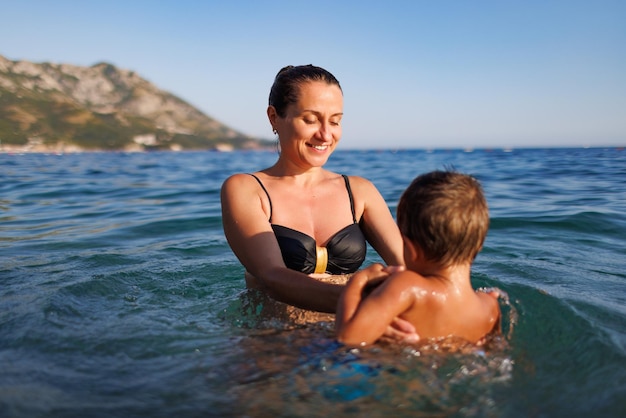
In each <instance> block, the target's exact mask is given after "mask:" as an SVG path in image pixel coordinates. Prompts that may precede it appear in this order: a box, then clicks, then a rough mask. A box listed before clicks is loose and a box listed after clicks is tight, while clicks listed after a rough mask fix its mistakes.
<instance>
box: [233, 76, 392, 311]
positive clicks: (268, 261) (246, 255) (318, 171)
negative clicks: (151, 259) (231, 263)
mask: <svg viewBox="0 0 626 418" xmlns="http://www.w3.org/2000/svg"><path fill="white" fill-rule="evenodd" d="M267 116H268V118H269V122H270V124H271V127H272V130H273V131H274V133H275V134H277V135H278V141H279V144H280V149H281V151H280V154H279V156H278V161H276V163H275V164H274V165H272V166H271V167H269V168H266V169H263V170H260V171H257V172H255V173H246V174H244V173H239V174H234V175H232V176H231V177H229V178H228V179H227V180H226V181H225V182H224V184H223V186H222V192H221V200H222V216H223V225H224V232H225V235H226V238H227V240H228V243H229V244H230V247H231V248H232V250H233V252H234V253H235V255H236V256H237V258H238V259H239V260H240V262H241V263H242V264H243V266H244V267H245V269H246V284H247V286H248V287H249V288H254V289H259V290H262V291H264V292H265V293H266V294H268V295H270V296H271V297H272V298H274V299H275V300H278V301H281V302H284V303H286V304H288V305H293V306H295V307H298V308H303V309H307V310H312V311H318V312H327V313H335V309H336V305H337V301H338V299H339V295H340V293H341V291H342V290H343V288H344V286H343V283H345V281H346V279H347V277H348V275H350V274H352V273H354V272H355V271H356V270H358V269H359V267H360V266H361V265H362V263H363V261H364V260H365V254H366V246H367V242H369V243H370V244H371V245H372V247H373V248H374V249H375V250H376V251H377V252H378V253H379V254H380V256H381V257H382V258H383V260H384V261H385V262H386V263H387V264H389V265H403V264H404V262H403V256H402V238H401V236H400V232H399V230H398V228H397V226H396V224H395V222H394V220H393V217H392V215H391V212H390V211H389V208H388V207H387V204H386V202H385V200H384V199H383V197H382V196H381V194H380V193H379V191H378V190H377V189H376V187H375V186H374V185H373V184H372V183H371V182H370V181H369V180H366V179H364V178H362V177H358V176H347V175H345V174H338V173H334V172H331V171H328V170H326V169H324V168H323V167H324V165H325V164H326V162H327V161H328V158H329V157H330V155H331V154H332V153H333V151H334V150H335V148H336V147H337V144H338V143H339V140H340V139H341V119H342V117H343V92H342V90H341V86H340V84H339V82H338V81H337V79H336V78H335V77H334V76H333V75H332V74H331V73H330V72H328V71H326V70H325V69H323V68H320V67H316V66H313V65H302V66H287V67H284V68H283V69H281V70H280V71H279V72H278V74H277V75H276V78H275V80H274V84H273V86H272V88H271V91H270V96H269V106H268V108H267Z"/></svg>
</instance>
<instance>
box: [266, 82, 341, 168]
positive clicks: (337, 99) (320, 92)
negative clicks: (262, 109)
mask: <svg viewBox="0 0 626 418" xmlns="http://www.w3.org/2000/svg"><path fill="white" fill-rule="evenodd" d="M268 116H269V118H270V122H271V123H272V126H273V127H274V128H275V129H276V130H277V131H278V136H279V139H280V147H281V157H286V158H289V159H291V160H293V161H297V162H301V163H307V164H308V165H312V166H322V165H324V164H325V163H326V161H327V160H328V157H329V156H330V154H331V153H332V152H333V151H334V149H335V147H336V146H337V143H338V142H339V139H341V117H342V116H343V94H342V93H341V89H340V88H339V87H338V86H336V85H334V84H328V83H326V82H323V81H310V82H306V83H303V84H301V85H300V94H299V99H298V101H297V102H296V103H293V104H291V105H289V107H287V111H286V115H285V117H284V118H281V117H280V116H278V114H276V110H275V109H274V108H273V106H270V107H269V109H268Z"/></svg>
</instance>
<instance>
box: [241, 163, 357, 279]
mask: <svg viewBox="0 0 626 418" xmlns="http://www.w3.org/2000/svg"><path fill="white" fill-rule="evenodd" d="M250 175H251V176H252V177H254V178H255V179H256V180H257V181H258V182H259V184H260V185H261V188H262V189H263V191H264V192H265V194H266V195H267V199H268V200H269V202H270V218H269V222H270V223H272V199H270V195H269V193H268V192H267V189H266V188H265V186H263V183H261V180H259V178H258V177H257V176H255V175H254V174H250ZM342 177H343V179H344V181H345V182H346V189H347V190H348V196H349V197H350V209H351V210H352V220H353V221H354V223H352V224H350V225H348V226H346V227H345V228H343V229H341V230H340V231H338V232H336V233H335V235H333V236H332V237H331V239H330V240H329V241H328V243H327V244H326V247H318V246H317V243H316V242H315V239H314V238H313V237H311V236H309V235H307V234H305V233H302V232H300V231H296V230H295V229H291V228H288V227H286V226H282V225H274V224H272V230H273V231H274V235H276V240H277V241H278V246H279V247H280V251H281V253H282V255H283V260H284V262H285V265H286V266H287V267H289V268H290V269H292V270H297V271H301V272H303V273H306V274H311V273H329V274H349V273H354V272H355V271H357V270H358V269H359V267H361V264H363V261H364V260H365V253H366V251H367V244H366V241H365V236H364V235H363V232H362V231H361V228H360V227H359V224H358V222H357V221H356V216H355V213H354V201H353V198H352V190H351V189H350V182H349V180H348V176H346V175H342Z"/></svg>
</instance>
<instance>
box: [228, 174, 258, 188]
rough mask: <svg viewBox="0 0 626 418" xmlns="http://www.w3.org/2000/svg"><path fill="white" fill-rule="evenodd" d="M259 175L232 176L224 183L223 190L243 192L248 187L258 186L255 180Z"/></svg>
mask: <svg viewBox="0 0 626 418" xmlns="http://www.w3.org/2000/svg"><path fill="white" fill-rule="evenodd" d="M256 174H257V173H235V174H231V175H230V176H228V177H227V178H226V180H224V182H223V183H222V190H223V191H228V190H231V189H234V190H236V191H241V190H242V189H245V188H248V187H255V186H258V180H257V179H255V176H256Z"/></svg>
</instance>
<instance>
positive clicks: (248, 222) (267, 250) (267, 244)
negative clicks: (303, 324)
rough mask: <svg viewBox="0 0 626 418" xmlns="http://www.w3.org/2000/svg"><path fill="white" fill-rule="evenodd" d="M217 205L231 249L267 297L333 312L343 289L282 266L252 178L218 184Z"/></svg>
mask: <svg viewBox="0 0 626 418" xmlns="http://www.w3.org/2000/svg"><path fill="white" fill-rule="evenodd" d="M221 203H222V223H223V227H224V234H225V235H226V239H227V241H228V243H229V245H230V247H231V249H232V250H233V252H234V253H235V255H236V256H237V258H238V259H239V261H240V262H241V264H242V265H243V266H244V267H245V268H246V270H247V271H248V272H250V274H252V275H253V276H254V277H255V278H256V279H258V280H259V281H260V282H261V284H262V285H263V287H264V288H265V290H266V291H267V293H268V294H269V295H270V296H272V297H273V298H274V299H276V300H279V301H281V302H284V303H287V304H290V305H293V306H297V307H299V308H303V309H308V310H313V311H318V312H329V313H334V312H335V309H336V307H337V301H338V300H339V295H340V293H341V291H342V289H343V286H341V285H336V284H330V283H323V282H320V281H318V280H315V279H313V278H311V277H309V276H308V275H306V274H304V273H301V272H297V271H294V270H291V269H289V268H287V267H286V266H285V263H284V261H283V258H282V254H281V252H280V247H279V246H278V242H277V241H276V236H275V235H274V232H273V231H272V227H271V225H270V223H269V222H268V218H269V202H268V201H267V198H266V197H265V195H264V193H263V191H262V189H261V188H260V187H259V185H258V183H257V182H256V180H254V178H253V177H252V176H249V175H247V174H235V175H233V176H231V177H229V178H228V179H227V180H226V181H225V182H224V184H223V185H222V190H221Z"/></svg>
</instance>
